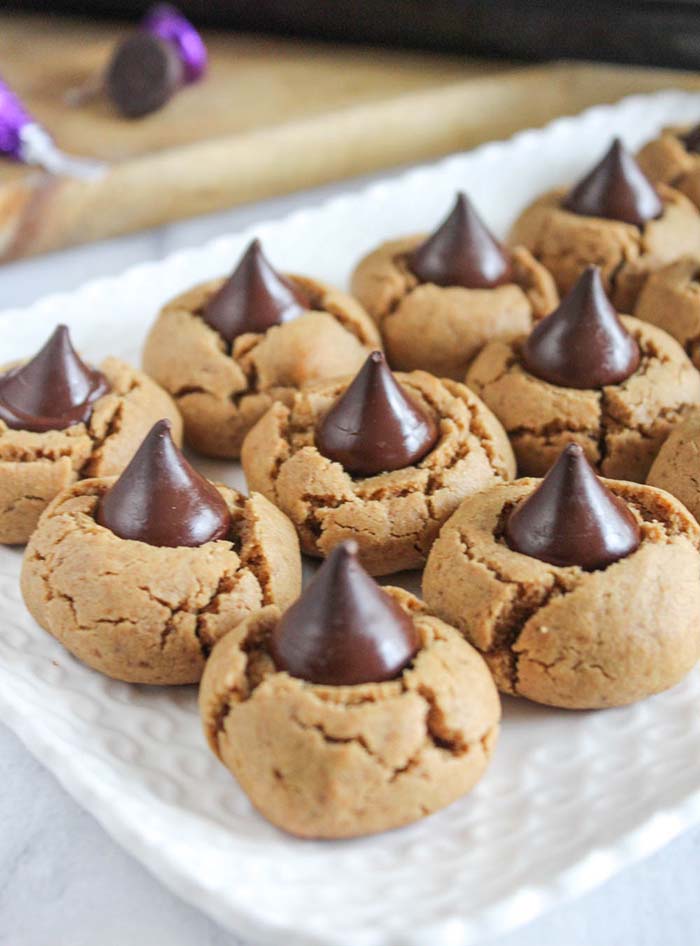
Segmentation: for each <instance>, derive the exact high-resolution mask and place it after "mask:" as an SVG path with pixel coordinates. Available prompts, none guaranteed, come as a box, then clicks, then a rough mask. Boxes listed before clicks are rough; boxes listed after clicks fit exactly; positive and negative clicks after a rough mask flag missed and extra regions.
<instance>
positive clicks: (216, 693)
mask: <svg viewBox="0 0 700 946" xmlns="http://www.w3.org/2000/svg"><path fill="white" fill-rule="evenodd" d="M384 590H385V591H387V592H388V593H389V594H390V595H391V597H392V598H393V599H394V600H395V601H396V602H397V604H398V605H399V606H400V607H401V608H402V609H403V610H404V611H405V612H406V613H407V614H409V615H410V616H411V617H412V618H413V621H414V622H415V626H416V629H417V631H418V634H419V638H420V648H419V650H418V653H417V654H416V656H415V657H414V659H413V661H412V662H411V663H410V664H409V666H408V667H407V668H406V669H405V670H403V672H402V673H401V674H400V676H398V677H397V678H396V679H392V680H388V681H385V682H382V683H363V684H359V685H355V686H329V685H319V684H314V683H308V682H305V681H304V680H301V679H298V678H296V677H292V676H290V675H289V674H288V673H287V672H280V671H278V670H277V669H276V666H275V663H274V661H273V659H272V657H271V655H270V641H271V637H272V635H273V633H274V631H275V628H276V626H277V625H278V623H279V621H280V618H281V615H280V611H279V610H278V609H277V608H273V607H270V608H265V609H264V610H262V611H260V612H259V613H258V614H255V615H253V616H252V617H250V618H248V619H247V620H246V621H244V622H243V623H242V624H241V625H239V626H238V627H237V628H236V629H235V630H234V631H232V632H231V633H230V634H227V635H226V637H224V638H223V640H221V641H219V643H218V644H217V645H216V647H215V648H214V651H213V652H212V655H211V657H210V658H209V661H208V662H207V666H206V668H205V671H204V676H203V678H202V684H201V688H200V696H199V703H200V711H201V716H202V723H203V726H204V731H205V733H206V736H207V739H208V741H209V745H210V746H211V748H212V750H213V752H214V753H215V754H216V755H217V756H218V757H219V758H220V759H221V761H222V762H223V764H224V765H225V766H226V767H227V768H228V769H230V770H231V772H232V773H233V774H234V775H235V777H236V779H237V780H238V782H239V784H240V786H241V788H242V789H243V791H244V792H245V793H246V794H247V795H248V797H249V798H250V800H251V801H252V803H253V805H254V806H255V807H256V808H257V810H258V811H259V812H260V813H261V814H262V815H264V816H265V817H266V818H267V819H268V820H269V821H271V822H272V823H273V824H275V825H277V826H278V827H280V828H282V829H283V830H284V831H288V832H290V833H292V834H295V835H298V836H300V837H305V838H351V837H357V836H360V835H365V834H371V833H373V832H377V831H386V830H388V829H390V828H397V827H400V826H401V825H405V824H409V823H410V822H412V821H416V820H418V819H419V818H422V817H425V816H426V815H429V814H431V813H432V812H434V811H437V810H438V809H440V808H443V807H444V806H445V805H449V804H450V803H451V802H453V801H455V800H456V799H457V798H459V797H460V796H461V795H463V794H464V793H465V792H467V791H469V789H470V788H471V787H472V786H473V785H474V784H475V783H476V782H477V781H478V780H479V779H480V778H481V776H482V775H483V773H484V771H485V769H486V767H487V765H488V763H489V760H490V758H491V754H492V752H493V749H494V745H495V742H496V738H497V734H498V724H499V718H500V705H499V700H498V694H497V692H496V688H495V686H494V684H493V680H492V679H491V676H490V674H489V672H488V669H487V668H486V666H485V664H484V662H483V660H482V658H481V657H480V656H479V654H477V653H476V651H475V650H474V649H473V648H471V647H470V646H469V645H468V644H467V643H466V642H465V641H464V640H463V639H462V637H461V636H460V635H459V634H458V633H457V632H456V631H455V630H454V629H453V628H451V627H448V626H447V625H446V624H444V623H443V622H442V621H440V620H438V619H437V618H435V617H433V616H432V615H430V614H429V613H428V612H427V610H426V609H425V608H424V607H423V605H422V604H421V602H419V601H418V600H417V599H416V598H414V597H413V596H412V595H409V594H408V593H407V592H405V591H402V590H401V589H399V588H385V589H384Z"/></svg>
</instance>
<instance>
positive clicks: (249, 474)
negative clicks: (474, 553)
mask: <svg viewBox="0 0 700 946" xmlns="http://www.w3.org/2000/svg"><path fill="white" fill-rule="evenodd" d="M396 377H397V380H398V381H399V382H400V383H401V385H402V386H403V387H404V388H405V389H406V391H407V392H408V394H409V395H412V396H413V397H414V398H415V400H416V401H417V402H418V403H419V404H420V405H421V406H422V407H424V408H425V410H426V412H428V413H430V414H431V415H432V416H433V417H434V418H435V421H436V422H437V423H438V425H439V428H440V437H439V440H438V442H437V445H436V446H435V447H434V449H432V450H431V451H430V452H429V453H428V454H427V456H425V457H424V459H422V460H421V461H420V462H419V463H417V464H416V465H414V466H408V467H405V468H404V469H399V470H394V471H392V472H390V473H380V474H377V475H375V476H368V477H353V476H351V475H350V474H349V473H347V472H346V471H345V470H344V469H343V467H342V466H341V465H340V464H339V463H333V462H331V461H330V460H328V459H327V458H326V457H324V456H323V455H322V454H321V453H320V452H319V450H318V449H317V447H316V446H315V431H316V428H317V425H318V424H319V422H320V420H321V419H322V418H323V417H324V415H325V414H326V413H327V412H328V410H329V408H330V407H331V406H332V405H333V403H334V402H335V401H336V399H337V398H338V397H339V396H340V395H341V394H342V393H343V392H344V391H345V390H346V389H347V387H348V385H349V383H350V381H351V380H352V379H350V378H346V379H342V380H339V381H334V382H330V381H327V382H319V383H317V384H315V385H310V386H309V387H307V388H306V389H305V390H304V391H302V392H300V393H298V394H296V395H295V397H294V400H293V401H292V404H291V406H287V405H285V404H281V403H277V404H275V405H273V406H272V408H270V410H269V411H268V412H267V414H265V416H264V417H263V418H262V419H261V420H260V421H259V422H258V423H257V424H256V426H255V427H254V428H253V429H252V430H251V432H250V433H249V434H248V436H247V437H246V440H245V442H244V444H243V450H242V454H241V460H242V463H243V470H244V472H245V475H246V479H247V481H248V486H249V487H250V489H254V490H257V491H258V492H260V493H262V494H263V496H267V498H268V499H270V500H271V501H272V502H274V503H275V504H276V505H277V506H279V508H280V509H281V510H282V511H283V512H285V513H286V514H287V515H288V516H289V518H290V519H291V520H292V522H293V523H294V525H295V526H296V528H297V531H298V533H299V537H300V540H301V547H302V551H304V552H306V553H307V554H309V555H315V556H325V555H327V554H328V552H329V551H330V550H331V549H332V548H333V547H334V546H335V545H337V544H338V542H341V541H342V540H343V539H357V542H358V543H359V546H360V557H361V560H362V563H363V565H364V566H365V568H366V569H367V570H368V571H369V572H370V574H373V575H386V574H391V573H392V572H397V571H401V570H402V569H406V568H419V567H420V566H421V565H423V563H424V561H425V556H426V555H427V553H428V550H429V549H430V546H431V545H432V543H433V542H434V540H435V537H436V536H437V534H438V531H439V530H440V526H441V525H442V523H443V522H444V521H445V519H447V517H448V516H449V515H450V514H451V513H452V512H453V511H454V510H455V509H456V508H457V506H458V505H459V503H460V502H461V501H462V499H464V497H465V496H467V495H469V494H470V493H472V492H474V491H476V490H479V489H483V488H484V486H487V485H489V484H490V483H492V482H493V481H494V480H499V479H510V478H511V477H512V476H514V474H515V461H514V458H513V453H512V450H511V448H510V445H509V443H508V439H507V437H506V435H505V434H504V432H503V429H502V428H501V425H500V424H499V423H498V421H497V420H496V418H495V417H494V416H493V415H492V414H491V412H490V411H489V410H488V408H486V407H485V406H484V404H483V403H482V402H481V401H480V400H479V399H478V398H477V397H475V396H474V395H473V394H472V393H471V391H469V390H468V389H467V388H466V387H465V386H464V385H462V384H458V383H457V382H455V381H449V380H442V381H440V380H438V379H437V378H434V377H432V375H429V374H427V373H425V372H423V371H414V372H412V373H411V374H397V376H396Z"/></svg>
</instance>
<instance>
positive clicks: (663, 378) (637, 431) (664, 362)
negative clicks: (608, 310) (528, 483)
mask: <svg viewBox="0 0 700 946" xmlns="http://www.w3.org/2000/svg"><path fill="white" fill-rule="evenodd" d="M620 321H621V322H622V324H623V326H624V327H625V328H626V329H627V332H629V334H630V335H631V336H632V337H633V338H634V339H635V340H636V342H637V344H638V345H639V350H640V361H639V365H638V367H637V369H636V370H635V371H634V372H633V373H632V374H631V375H630V376H629V377H628V378H627V379H626V380H624V381H622V382H621V383H618V384H608V385H604V386H602V387H599V388H595V389H589V390H586V389H581V388H574V387H561V386H559V385H556V384H550V383H549V382H547V381H543V380H541V379H540V378H538V377H535V375H533V374H531V373H530V372H528V371H527V370H526V369H525V367H524V365H523V359H522V354H523V346H524V345H525V342H526V339H525V338H523V337H520V338H518V339H514V340H513V341H511V342H493V343H492V344H491V345H487V346H486V348H485V349H484V350H483V351H482V353H481V354H480V355H479V357H478V358H477V359H476V360H475V361H474V364H473V365H472V367H471V368H470V370H469V373H468V375H467V384H468V385H469V387H470V388H471V389H472V390H473V391H475V392H476V394H478V395H479V397H480V398H482V399H483V401H484V403H485V404H487V405H488V407H490V408H491V410H492V411H493V412H494V414H495V415H496V417H498V419H499V420H500V422H501V423H502V424H503V426H504V427H505V429H506V432H507V433H508V436H509V437H510V442H511V444H512V446H513V450H514V451H515V456H516V458H517V461H518V468H519V470H520V473H521V475H524V476H541V475H542V474H544V473H545V472H546V471H547V470H548V469H549V467H550V466H551V464H552V463H553V462H554V459H555V458H556V457H557V455H558V454H559V452H560V451H561V449H562V448H563V447H564V446H565V445H566V444H567V443H570V442H575V443H579V444H580V445H581V446H582V447H583V449H584V450H585V452H586V456H587V457H588V459H589V460H590V461H591V463H593V464H594V465H595V467H596V469H597V470H599V471H600V472H601V473H603V474H604V475H605V476H610V477H613V478H624V479H627V480H634V481H637V482H644V480H645V479H646V477H647V473H648V472H649V468H650V467H651V464H652V461H653V460H654V457H655V456H656V454H657V453H658V451H659V449H660V447H661V444H662V443H663V442H664V440H665V439H666V437H667V436H668V434H669V433H670V431H671V430H672V429H673V427H674V425H675V424H677V423H678V422H679V421H680V420H681V419H682V417H683V415H684V413H685V412H686V410H687V409H689V408H690V407H692V406H694V405H695V404H697V403H699V402H700V375H698V372H697V371H696V370H695V368H694V367H693V365H692V364H691V362H690V360H689V359H688V357H687V355H686V354H685V352H684V351H683V349H682V348H681V347H680V345H679V344H678V342H676V341H675V340H674V339H673V338H671V337H670V336H669V335H667V334H666V332H664V331H662V330H661V329H658V328H656V327H655V326H653V325H649V324H647V323H646V322H641V321H640V320H639V319H636V318H633V317H632V316H629V315H622V316H620Z"/></svg>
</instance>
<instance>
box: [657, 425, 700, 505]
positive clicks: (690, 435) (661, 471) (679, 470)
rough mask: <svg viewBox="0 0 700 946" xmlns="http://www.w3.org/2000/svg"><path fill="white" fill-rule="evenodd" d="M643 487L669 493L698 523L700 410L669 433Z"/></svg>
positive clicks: (699, 496) (699, 499)
mask: <svg viewBox="0 0 700 946" xmlns="http://www.w3.org/2000/svg"><path fill="white" fill-rule="evenodd" d="M647 483H648V484H649V485H650V486H656V487H658V488H659V489H665V490H666V491H667V492H669V493H671V494H672V495H673V496H675V497H676V499H679V500H680V501H681V502H682V503H683V504H684V505H685V506H687V508H688V509H689V510H690V511H691V512H692V514H693V515H694V516H695V518H696V519H698V520H700V410H695V411H692V412H691V413H690V414H689V415H688V416H687V417H686V418H685V420H683V421H682V423H680V424H679V425H678V426H677V427H676V428H675V429H674V430H673V431H672V432H671V435H670V436H669V438H668V440H667V441H666V442H665V443H664V445H663V446H662V448H661V450H659V454H658V456H657V458H656V459H655V460H654V463H653V464H652V467H651V470H649V476H648V478H647Z"/></svg>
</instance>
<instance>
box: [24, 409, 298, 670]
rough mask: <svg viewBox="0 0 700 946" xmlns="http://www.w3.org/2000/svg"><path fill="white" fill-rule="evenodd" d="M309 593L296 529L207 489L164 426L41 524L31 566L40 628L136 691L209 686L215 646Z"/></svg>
mask: <svg viewBox="0 0 700 946" xmlns="http://www.w3.org/2000/svg"><path fill="white" fill-rule="evenodd" d="M300 588H301V559H300V555H299V543H298V541H297V537H296V535H295V533H294V529H293V528H292V525H291V523H290V522H289V520H288V519H286V518H285V516H283V515H282V513H281V512H280V511H279V510H278V509H275V507H274V506H272V505H271V504H270V503H269V502H267V500H266V499H264V498H263V497H262V496H259V495H256V494H252V495H251V496H250V497H249V498H246V497H244V496H241V495H240V494H239V493H237V492H236V491H235V490H233V489H229V488H228V487H226V486H215V485H214V484H213V483H210V482H209V481H208V480H205V479H204V478H203V477H202V476H200V474H199V473H197V472H196V470H194V469H193V468H192V467H191V466H190V465H189V463H188V462H187V461H186V460H185V458H184V457H183V455H182V453H180V451H179V450H178V448H177V446H176V445H175V444H174V442H173V440H172V437H171V425H170V423H169V422H168V421H165V420H163V421H159V422H158V423H157V424H156V425H155V426H154V427H153V429H152V430H151V432H150V433H149V434H148V435H147V437H146V438H145V440H144V441H143V443H142V445H141V446H140V448H139V450H138V451H137V453H136V455H135V456H134V458H133V460H132V461H131V463H130V464H129V465H128V466H127V468H126V469H125V470H124V472H123V473H122V475H121V476H120V477H119V478H118V479H116V480H115V479H114V478H105V477H100V478H96V479H90V480H83V481H82V482H80V483H76V484H75V485H74V486H72V487H70V488H69V489H66V490H64V491H63V492H62V493H60V494H59V495H58V496H57V497H56V499H55V500H54V501H53V502H52V503H51V505H50V506H49V508H48V509H47V510H46V512H45V513H44V514H43V516H42V517H41V519H40V521H39V526H38V528H37V530H36V532H35V533H34V535H33V536H32V539H31V541H30V543H29V545H28V546H27V549H26V552H25V557H24V563H23V567H22V593H23V595H24V600H25V602H26V605H27V607H28V608H29V611H30V612H31V614H32V615H33V617H34V618H36V620H37V621H38V623H39V624H40V625H41V626H42V627H43V628H45V630H47V631H48V632H49V633H50V634H52V635H53V636H54V637H55V638H56V639H57V640H58V641H60V642H61V644H63V646H64V647H66V648H67V649H68V650H69V651H70V652H71V653H72V654H74V655H75V656H76V657H78V658H79V659H80V660H82V661H84V663H86V664H88V665H89V666H91V667H94V668H95V669H96V670H99V671H101V672H102V673H104V674H107V676H110V677H114V678H116V679H118V680H126V681H127V682H130V683H154V684H180V683H195V682H196V681H197V680H199V678H200V676H201V673H202V669H203V667H204V661H205V659H206V657H207V656H208V654H209V651H210V650H211V647H212V646H213V644H214V643H215V642H216V641H217V640H218V639H219V638H220V637H221V636H222V635H223V634H225V633H227V632H228V631H230V630H231V629H232V628H234V627H236V625H237V624H239V623H240V622H241V621H242V620H243V619H244V618H246V617H248V616H249V615H250V614H252V613H254V612H256V611H257V610H258V609H260V608H262V607H264V606H267V605H277V606H279V607H281V608H284V607H285V606H286V605H288V604H289V603H290V602H291V601H293V600H294V598H296V596H297V595H298V594H299V591H300Z"/></svg>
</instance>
